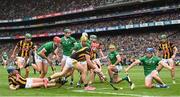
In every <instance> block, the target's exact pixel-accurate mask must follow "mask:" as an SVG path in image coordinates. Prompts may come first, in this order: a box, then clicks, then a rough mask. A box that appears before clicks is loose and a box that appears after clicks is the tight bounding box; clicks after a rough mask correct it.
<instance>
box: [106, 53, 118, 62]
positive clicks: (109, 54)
mask: <svg viewBox="0 0 180 97" xmlns="http://www.w3.org/2000/svg"><path fill="white" fill-rule="evenodd" d="M117 55H119V53H118V52H117V51H113V52H110V53H108V58H109V59H110V61H111V64H114V63H116V61H117V57H116V56H117Z"/></svg>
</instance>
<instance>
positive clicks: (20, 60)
mask: <svg viewBox="0 0 180 97" xmlns="http://www.w3.org/2000/svg"><path fill="white" fill-rule="evenodd" d="M24 62H25V60H24V58H22V57H17V65H18V68H20V69H21V68H23V67H24Z"/></svg>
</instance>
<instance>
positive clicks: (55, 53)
mask: <svg viewBox="0 0 180 97" xmlns="http://www.w3.org/2000/svg"><path fill="white" fill-rule="evenodd" d="M58 51H59V48H56V49H55V50H54V52H53V54H54V55H55V56H56V59H58V58H59V56H58Z"/></svg>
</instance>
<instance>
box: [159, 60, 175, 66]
mask: <svg viewBox="0 0 180 97" xmlns="http://www.w3.org/2000/svg"><path fill="white" fill-rule="evenodd" d="M162 61H163V62H164V63H167V64H168V65H170V64H169V62H171V61H173V60H172V59H162Z"/></svg>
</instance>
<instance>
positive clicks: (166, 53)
mask: <svg viewBox="0 0 180 97" xmlns="http://www.w3.org/2000/svg"><path fill="white" fill-rule="evenodd" d="M173 48H174V44H173V43H171V42H169V41H167V42H161V43H160V44H159V51H162V53H163V58H164V59H169V58H171V57H172V55H173Z"/></svg>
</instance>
